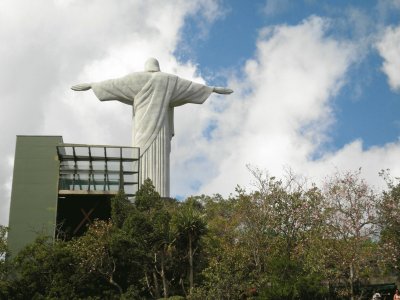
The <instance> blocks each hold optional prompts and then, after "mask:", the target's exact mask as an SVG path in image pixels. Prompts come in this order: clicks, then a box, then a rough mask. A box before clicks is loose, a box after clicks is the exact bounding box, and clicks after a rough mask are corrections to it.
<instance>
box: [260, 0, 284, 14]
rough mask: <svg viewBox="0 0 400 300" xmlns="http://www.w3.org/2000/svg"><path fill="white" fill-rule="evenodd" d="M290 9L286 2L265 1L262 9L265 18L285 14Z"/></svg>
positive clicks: (276, 0)
mask: <svg viewBox="0 0 400 300" xmlns="http://www.w3.org/2000/svg"><path fill="white" fill-rule="evenodd" d="M289 7H290V2H289V1H288V0H267V2H266V3H265V6H264V8H263V12H264V13H265V14H266V15H267V16H274V15H277V14H280V13H282V12H285V11H286V10H287V9H288V8H289Z"/></svg>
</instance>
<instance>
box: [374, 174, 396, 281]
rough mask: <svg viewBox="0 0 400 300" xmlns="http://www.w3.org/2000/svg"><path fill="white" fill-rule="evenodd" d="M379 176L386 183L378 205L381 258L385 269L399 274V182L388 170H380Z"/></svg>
mask: <svg viewBox="0 0 400 300" xmlns="http://www.w3.org/2000/svg"><path fill="white" fill-rule="evenodd" d="M381 176H382V177H383V178H384V180H385V181H386V184H387V190H385V191H383V193H382V198H381V201H380V203H379V206H378V212H379V225H380V229H381V235H380V238H381V239H380V245H381V249H380V250H381V252H382V253H383V255H382V260H383V263H384V265H386V269H387V271H389V272H390V273H395V274H397V276H399V274H400V246H399V245H400V217H399V216H400V182H399V179H398V178H397V179H393V178H392V177H391V176H390V173H389V170H386V171H382V172H381Z"/></svg>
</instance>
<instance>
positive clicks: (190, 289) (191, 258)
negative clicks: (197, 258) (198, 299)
mask: <svg viewBox="0 0 400 300" xmlns="http://www.w3.org/2000/svg"><path fill="white" fill-rule="evenodd" d="M192 292H193V249H192V235H191V234H190V233H189V295H192Z"/></svg>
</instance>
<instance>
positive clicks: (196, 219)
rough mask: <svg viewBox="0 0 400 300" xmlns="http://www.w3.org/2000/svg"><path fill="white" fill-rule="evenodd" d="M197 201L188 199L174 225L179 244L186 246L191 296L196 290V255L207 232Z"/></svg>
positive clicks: (175, 217)
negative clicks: (197, 207) (197, 208)
mask: <svg viewBox="0 0 400 300" xmlns="http://www.w3.org/2000/svg"><path fill="white" fill-rule="evenodd" d="M196 204H197V203H196V201H194V200H193V199H188V200H187V201H186V202H184V203H182V204H181V205H180V207H179V209H178V211H177V213H176V214H175V215H174V219H173V224H174V227H175V232H176V236H177V239H178V241H177V243H181V244H183V245H185V246H184V247H185V249H186V256H187V259H188V263H189V267H188V273H189V276H188V277H189V294H190V295H191V294H192V292H193V288H194V260H193V258H194V255H195V254H196V251H197V250H198V249H199V242H200V238H201V237H202V236H203V235H204V234H205V232H206V223H205V221H204V218H203V216H202V215H201V214H200V212H199V211H198V210H196V208H195V207H196Z"/></svg>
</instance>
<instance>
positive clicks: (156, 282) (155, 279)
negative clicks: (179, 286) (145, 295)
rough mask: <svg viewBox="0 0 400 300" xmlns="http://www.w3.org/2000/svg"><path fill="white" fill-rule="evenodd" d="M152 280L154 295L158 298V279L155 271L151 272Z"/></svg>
mask: <svg viewBox="0 0 400 300" xmlns="http://www.w3.org/2000/svg"><path fill="white" fill-rule="evenodd" d="M153 280H154V295H155V296H156V298H157V299H158V298H160V287H159V286H158V279H157V274H156V271H153Z"/></svg>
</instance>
